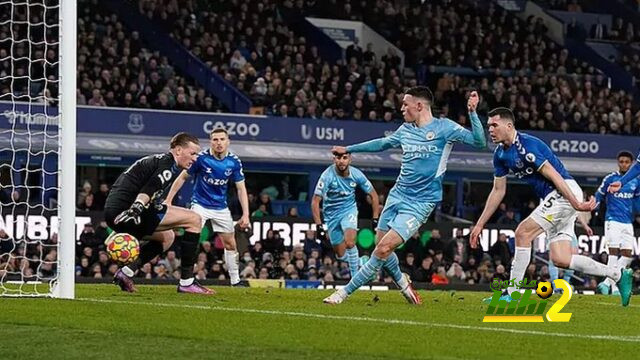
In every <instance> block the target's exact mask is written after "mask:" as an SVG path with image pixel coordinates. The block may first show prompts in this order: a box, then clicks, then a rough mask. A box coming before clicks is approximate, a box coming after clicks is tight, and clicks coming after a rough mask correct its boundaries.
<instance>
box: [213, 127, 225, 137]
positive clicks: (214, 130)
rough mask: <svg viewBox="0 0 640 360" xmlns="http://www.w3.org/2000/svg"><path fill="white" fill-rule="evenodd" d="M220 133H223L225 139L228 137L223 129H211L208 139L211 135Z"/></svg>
mask: <svg viewBox="0 0 640 360" xmlns="http://www.w3.org/2000/svg"><path fill="white" fill-rule="evenodd" d="M220 133H224V134H225V135H227V137H229V132H228V131H227V129H225V128H223V127H218V128H215V129H213V131H212V132H211V134H209V137H211V136H213V134H220Z"/></svg>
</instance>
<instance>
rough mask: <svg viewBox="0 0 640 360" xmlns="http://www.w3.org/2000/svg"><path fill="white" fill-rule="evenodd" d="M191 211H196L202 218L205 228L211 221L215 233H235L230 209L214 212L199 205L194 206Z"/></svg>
mask: <svg viewBox="0 0 640 360" xmlns="http://www.w3.org/2000/svg"><path fill="white" fill-rule="evenodd" d="M191 210H193V211H195V212H196V213H197V214H198V215H200V217H201V218H202V227H204V224H205V223H206V222H207V220H211V227H212V228H213V231H215V232H219V233H232V232H233V219H232V218H231V211H229V209H228V208H227V209H222V210H213V209H207V208H205V207H203V206H201V205H198V204H193V205H192V206H191Z"/></svg>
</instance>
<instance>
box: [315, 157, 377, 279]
mask: <svg viewBox="0 0 640 360" xmlns="http://www.w3.org/2000/svg"><path fill="white" fill-rule="evenodd" d="M356 187H359V188H360V189H362V191H364V192H365V193H366V194H368V195H369V196H370V197H371V207H372V208H373V209H372V210H373V221H374V223H375V222H377V219H378V215H379V214H380V204H379V200H378V193H377V192H376V189H374V188H373V185H371V182H370V181H369V179H367V177H366V176H365V175H364V174H363V173H362V171H360V169H358V168H356V167H354V166H351V154H339V155H334V156H333V165H331V166H329V167H328V168H327V169H326V170H325V171H324V172H323V173H322V175H321V176H320V179H319V180H318V183H317V184H316V189H315V191H314V193H313V200H312V201H311V211H312V213H313V221H314V222H315V224H316V236H317V238H318V239H319V240H321V241H322V240H325V239H326V238H327V235H328V238H329V241H331V245H332V246H333V249H334V251H335V252H336V256H337V258H338V259H339V260H342V261H346V262H347V263H348V264H349V272H350V273H351V277H353V276H355V274H356V273H357V272H358V264H359V261H360V257H359V255H358V247H357V246H355V244H356V234H357V230H358V207H357V206H356ZM320 201H322V214H323V215H324V222H325V224H326V230H325V226H324V225H323V224H322V221H321V217H320Z"/></svg>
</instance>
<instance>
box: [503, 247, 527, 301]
mask: <svg viewBox="0 0 640 360" xmlns="http://www.w3.org/2000/svg"><path fill="white" fill-rule="evenodd" d="M530 261H531V246H528V247H519V246H516V253H515V254H514V256H513V261H512V262H511V274H509V280H511V279H513V278H515V279H516V280H515V281H516V283H519V282H520V281H522V278H524V273H525V272H526V271H527V266H529V262H530ZM529 280H531V279H529ZM516 290H517V288H516V287H515V286H510V287H509V288H508V289H507V291H508V292H509V295H511V293H512V292H514V291H516Z"/></svg>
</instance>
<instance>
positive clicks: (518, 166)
mask: <svg viewBox="0 0 640 360" xmlns="http://www.w3.org/2000/svg"><path fill="white" fill-rule="evenodd" d="M516 167H517V168H518V169H522V168H523V167H524V163H523V162H522V160H520V159H517V160H516Z"/></svg>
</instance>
